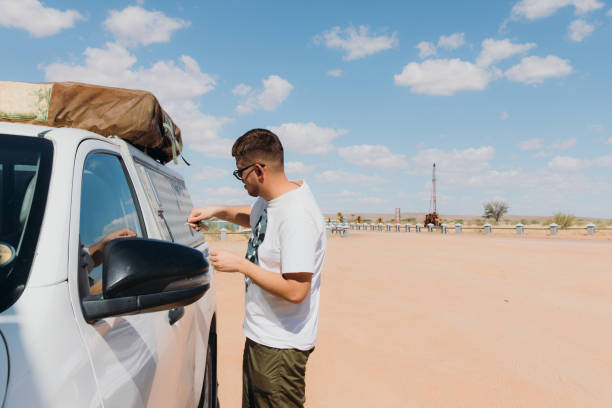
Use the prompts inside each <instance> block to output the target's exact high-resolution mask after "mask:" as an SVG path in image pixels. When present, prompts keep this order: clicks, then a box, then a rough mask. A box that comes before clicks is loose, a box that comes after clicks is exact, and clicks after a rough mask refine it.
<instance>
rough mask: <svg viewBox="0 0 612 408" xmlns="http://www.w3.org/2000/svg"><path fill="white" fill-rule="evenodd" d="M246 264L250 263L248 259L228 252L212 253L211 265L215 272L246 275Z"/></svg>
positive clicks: (212, 251)
mask: <svg viewBox="0 0 612 408" xmlns="http://www.w3.org/2000/svg"><path fill="white" fill-rule="evenodd" d="M245 262H248V263H250V262H249V261H248V260H247V259H245V258H243V257H240V256H238V255H236V254H233V253H231V252H228V251H222V250H217V251H214V250H211V251H210V263H211V264H212V266H213V267H214V268H215V270H216V271H219V272H243V273H244V266H245Z"/></svg>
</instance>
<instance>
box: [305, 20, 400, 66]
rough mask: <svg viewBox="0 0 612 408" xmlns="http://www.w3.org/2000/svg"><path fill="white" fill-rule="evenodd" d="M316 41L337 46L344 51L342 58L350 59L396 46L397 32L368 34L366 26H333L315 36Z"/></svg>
mask: <svg viewBox="0 0 612 408" xmlns="http://www.w3.org/2000/svg"><path fill="white" fill-rule="evenodd" d="M315 42H316V43H321V42H323V43H325V45H326V46H327V47H328V48H339V49H342V50H344V51H346V54H345V55H344V57H343V59H344V60H346V61H352V60H356V59H360V58H365V57H367V56H370V55H372V54H375V53H377V52H380V51H384V50H388V49H390V48H393V47H396V46H397V44H398V40H397V34H396V33H393V34H391V35H390V36H388V35H378V36H377V35H374V34H372V35H371V34H370V28H369V27H367V26H363V25H362V26H359V27H358V29H355V27H348V28H346V29H344V30H343V29H341V28H340V27H333V28H332V29H331V30H329V31H326V32H324V33H323V34H320V35H317V36H316V37H315Z"/></svg>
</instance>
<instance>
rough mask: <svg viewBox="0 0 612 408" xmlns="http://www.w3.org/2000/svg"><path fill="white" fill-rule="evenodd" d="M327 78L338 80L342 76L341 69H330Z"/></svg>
mask: <svg viewBox="0 0 612 408" xmlns="http://www.w3.org/2000/svg"><path fill="white" fill-rule="evenodd" d="M327 76H330V77H334V78H338V77H340V76H342V70H341V69H330V70H329V71H327Z"/></svg>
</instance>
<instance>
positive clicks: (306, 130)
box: [268, 122, 348, 154]
mask: <svg viewBox="0 0 612 408" xmlns="http://www.w3.org/2000/svg"><path fill="white" fill-rule="evenodd" d="M268 129H270V130H271V131H272V132H274V133H276V135H277V136H278V137H279V138H280V140H281V142H282V143H283V148H284V149H285V150H293V151H295V152H298V153H301V154H327V153H329V152H330V151H331V150H332V149H333V148H334V147H333V145H332V144H331V142H332V141H333V140H334V139H335V138H337V137H338V136H341V135H344V134H346V133H348V131H347V130H344V129H332V128H325V127H319V126H317V125H316V124H314V123H313V122H309V123H283V124H282V125H280V126H268Z"/></svg>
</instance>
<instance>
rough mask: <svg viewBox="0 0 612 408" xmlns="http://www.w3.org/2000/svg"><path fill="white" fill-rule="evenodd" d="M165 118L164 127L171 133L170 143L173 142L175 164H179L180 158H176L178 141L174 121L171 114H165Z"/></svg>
mask: <svg viewBox="0 0 612 408" xmlns="http://www.w3.org/2000/svg"><path fill="white" fill-rule="evenodd" d="M164 119H165V120H166V121H165V123H164V129H165V130H166V132H167V133H168V134H169V135H170V143H172V161H173V162H174V164H178V160H177V159H176V156H177V154H176V151H177V145H178V142H177V141H176V137H175V136H174V127H173V126H172V121H171V120H170V116H168V114H166V113H165V114H164Z"/></svg>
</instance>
